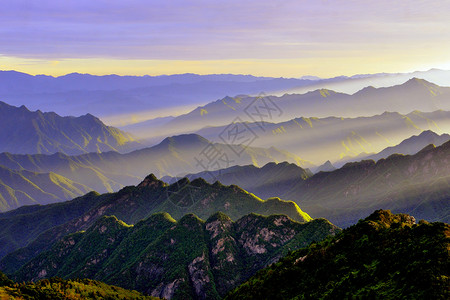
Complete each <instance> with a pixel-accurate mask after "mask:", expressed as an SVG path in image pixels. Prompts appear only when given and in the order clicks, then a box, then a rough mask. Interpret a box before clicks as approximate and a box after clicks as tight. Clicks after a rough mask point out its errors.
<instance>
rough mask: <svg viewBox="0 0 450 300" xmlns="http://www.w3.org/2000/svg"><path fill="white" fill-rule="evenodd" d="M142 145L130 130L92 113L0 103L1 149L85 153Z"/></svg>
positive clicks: (44, 152) (19, 152)
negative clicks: (73, 113)
mask: <svg viewBox="0 0 450 300" xmlns="http://www.w3.org/2000/svg"><path fill="white" fill-rule="evenodd" d="M136 147H139V144H138V143H137V142H136V141H135V140H134V139H133V138H132V137H131V136H130V135H129V134H127V133H125V132H123V131H120V130H119V129H117V128H114V127H109V126H106V125H105V124H103V123H102V122H101V121H100V120H99V119H98V118H96V117H94V116H93V115H91V114H86V115H84V116H81V117H61V116H59V115H57V114H55V113H53V112H49V113H43V112H41V111H40V110H38V111H34V112H33V111H29V110H28V109H27V108H26V107H25V106H21V107H15V106H11V105H8V104H6V103H4V102H0V152H10V153H16V154H35V153H38V154H53V153H56V152H61V153H65V154H82V153H88V152H105V151H129V150H132V149H136Z"/></svg>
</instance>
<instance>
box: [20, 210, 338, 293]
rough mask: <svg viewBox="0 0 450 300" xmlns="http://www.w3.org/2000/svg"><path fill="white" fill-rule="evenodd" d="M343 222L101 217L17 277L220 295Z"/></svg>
mask: <svg viewBox="0 0 450 300" xmlns="http://www.w3.org/2000/svg"><path fill="white" fill-rule="evenodd" d="M338 232H340V229H338V228H337V227H335V226H334V225H332V224H331V223H329V222H328V221H326V220H324V219H318V220H313V221H311V222H308V223H304V224H301V223H298V222H296V221H293V220H292V219H290V218H289V217H287V216H285V215H272V216H269V217H264V216H261V215H256V214H250V215H246V216H244V217H242V218H241V219H239V220H237V221H236V222H233V221H232V219H231V218H230V217H228V216H227V215H225V214H223V213H216V214H214V215H213V216H211V217H210V218H209V219H208V220H207V221H203V220H201V219H199V218H198V217H197V216H195V215H193V214H188V215H185V216H184V217H183V218H181V219H180V220H179V221H175V220H174V219H173V218H171V217H170V215H168V214H167V213H159V214H155V215H152V216H151V217H149V218H148V219H146V220H143V221H141V222H139V223H137V224H136V225H134V226H129V225H127V224H125V223H123V222H122V221H120V220H118V219H117V218H115V217H102V218H100V219H98V220H97V221H96V222H95V223H94V224H93V225H92V226H91V227H89V228H88V229H87V230H86V231H85V232H77V233H74V234H69V235H67V236H65V237H64V238H62V239H61V240H59V241H58V242H56V243H55V244H53V246H52V247H51V248H50V250H48V251H45V252H43V253H41V254H40V255H39V256H37V257H36V258H35V259H33V260H31V261H30V262H29V263H27V264H26V265H24V266H23V267H22V268H21V269H20V270H19V271H18V272H17V273H16V274H15V276H14V278H15V279H17V280H39V279H43V278H48V277H52V276H58V277H63V278H76V277H81V278H83V277H88V278H93V279H96V280H101V281H104V282H106V283H109V284H114V285H119V286H122V287H124V288H129V289H133V290H138V291H141V292H144V293H147V294H149V295H152V296H155V297H161V298H166V299H220V298H221V297H223V296H224V295H225V294H226V293H227V292H228V291H230V290H231V289H233V288H235V287H236V286H238V285H239V284H240V283H242V282H243V281H244V280H246V279H248V278H249V277H250V276H251V275H253V274H255V273H256V271H258V270H259V269H261V268H263V267H265V266H267V265H268V264H270V263H272V262H274V261H276V260H278V259H279V258H280V257H281V256H282V255H284V254H286V253H287V252H288V251H290V250H293V249H298V248H299V247H301V246H307V245H308V244H309V243H310V242H312V241H316V240H319V239H323V238H325V237H326V236H328V235H334V234H336V233H338Z"/></svg>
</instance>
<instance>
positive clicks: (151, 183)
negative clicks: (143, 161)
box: [137, 173, 164, 188]
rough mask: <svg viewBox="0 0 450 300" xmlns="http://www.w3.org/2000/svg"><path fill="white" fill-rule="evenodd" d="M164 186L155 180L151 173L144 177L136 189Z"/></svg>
mask: <svg viewBox="0 0 450 300" xmlns="http://www.w3.org/2000/svg"><path fill="white" fill-rule="evenodd" d="M161 186H164V182H162V181H161V180H159V179H158V178H156V176H155V175H154V174H153V173H152V174H150V175H148V176H147V177H145V179H144V180H143V181H142V182H141V183H139V185H138V186H137V187H138V188H144V187H161Z"/></svg>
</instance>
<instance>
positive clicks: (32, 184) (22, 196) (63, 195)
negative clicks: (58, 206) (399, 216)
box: [0, 166, 91, 211]
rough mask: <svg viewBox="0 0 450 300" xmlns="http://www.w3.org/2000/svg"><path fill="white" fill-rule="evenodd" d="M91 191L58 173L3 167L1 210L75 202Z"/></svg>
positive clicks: (0, 189)
mask: <svg viewBox="0 0 450 300" xmlns="http://www.w3.org/2000/svg"><path fill="white" fill-rule="evenodd" d="M90 190H91V189H90V188H88V187H87V186H85V185H83V184H79V183H76V182H73V181H72V180H70V179H67V178H65V177H63V176H61V175H58V174H55V173H36V172H30V171H26V170H11V169H8V168H5V167H2V166H0V211H6V210H10V209H13V208H17V207H19V206H22V205H31V204H48V203H53V202H58V201H61V200H68V199H73V198H75V197H78V196H80V195H84V194H86V193H87V192H89V191H90Z"/></svg>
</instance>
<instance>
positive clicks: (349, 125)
mask: <svg viewBox="0 0 450 300" xmlns="http://www.w3.org/2000/svg"><path fill="white" fill-rule="evenodd" d="M333 115H336V114H333ZM301 116H304V117H297V118H295V119H292V120H289V121H286V122H281V123H269V122H266V123H264V126H261V124H260V123H254V122H253V123H245V126H244V125H241V127H242V128H244V127H245V128H249V130H252V131H253V132H254V133H255V134H256V135H257V136H258V139H256V140H255V141H254V142H253V143H252V146H258V147H270V146H271V145H277V147H279V148H281V149H285V150H287V151H289V152H291V153H294V154H296V155H299V156H301V157H302V158H303V159H304V160H307V161H310V162H312V163H313V164H316V165H321V164H322V163H323V162H324V160H330V161H331V162H332V163H333V164H334V163H335V162H341V161H342V160H343V159H344V160H346V161H345V162H348V161H354V160H355V159H356V157H357V156H358V155H360V154H361V153H362V154H363V156H364V157H367V156H368V155H369V153H378V152H380V151H382V150H384V149H385V148H387V147H391V146H395V145H397V144H399V143H400V142H402V141H403V140H405V139H407V138H410V137H411V136H412V135H419V134H420V133H421V132H422V131H427V130H432V131H434V132H437V133H440V134H442V133H445V132H446V131H447V128H450V111H439V110H438V111H433V112H429V113H427V112H420V111H414V112H411V113H408V114H400V113H398V112H384V113H382V114H379V115H373V113H371V114H368V116H367V117H356V118H342V117H324V118H317V117H310V118H308V117H306V115H301ZM267 121H270V120H267ZM239 124H244V123H239ZM225 130H226V127H225V126H219V127H206V128H204V129H201V130H199V131H197V133H198V134H200V135H201V136H203V137H205V138H207V139H209V140H212V141H215V142H220V140H221V136H222V135H221V133H222V132H224V131H225ZM430 143H432V142H431V140H430V142H429V143H427V144H425V145H423V146H422V147H421V148H423V147H425V146H426V145H428V144H430ZM421 148H420V149H421ZM420 149H418V150H417V151H419V150H420ZM417 151H415V152H417ZM415 152H413V153H415ZM400 153H402V152H400ZM413 153H411V154H413ZM405 154H409V153H405ZM345 162H344V163H342V164H339V166H342V165H343V164H345ZM336 166H337V165H336Z"/></svg>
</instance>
